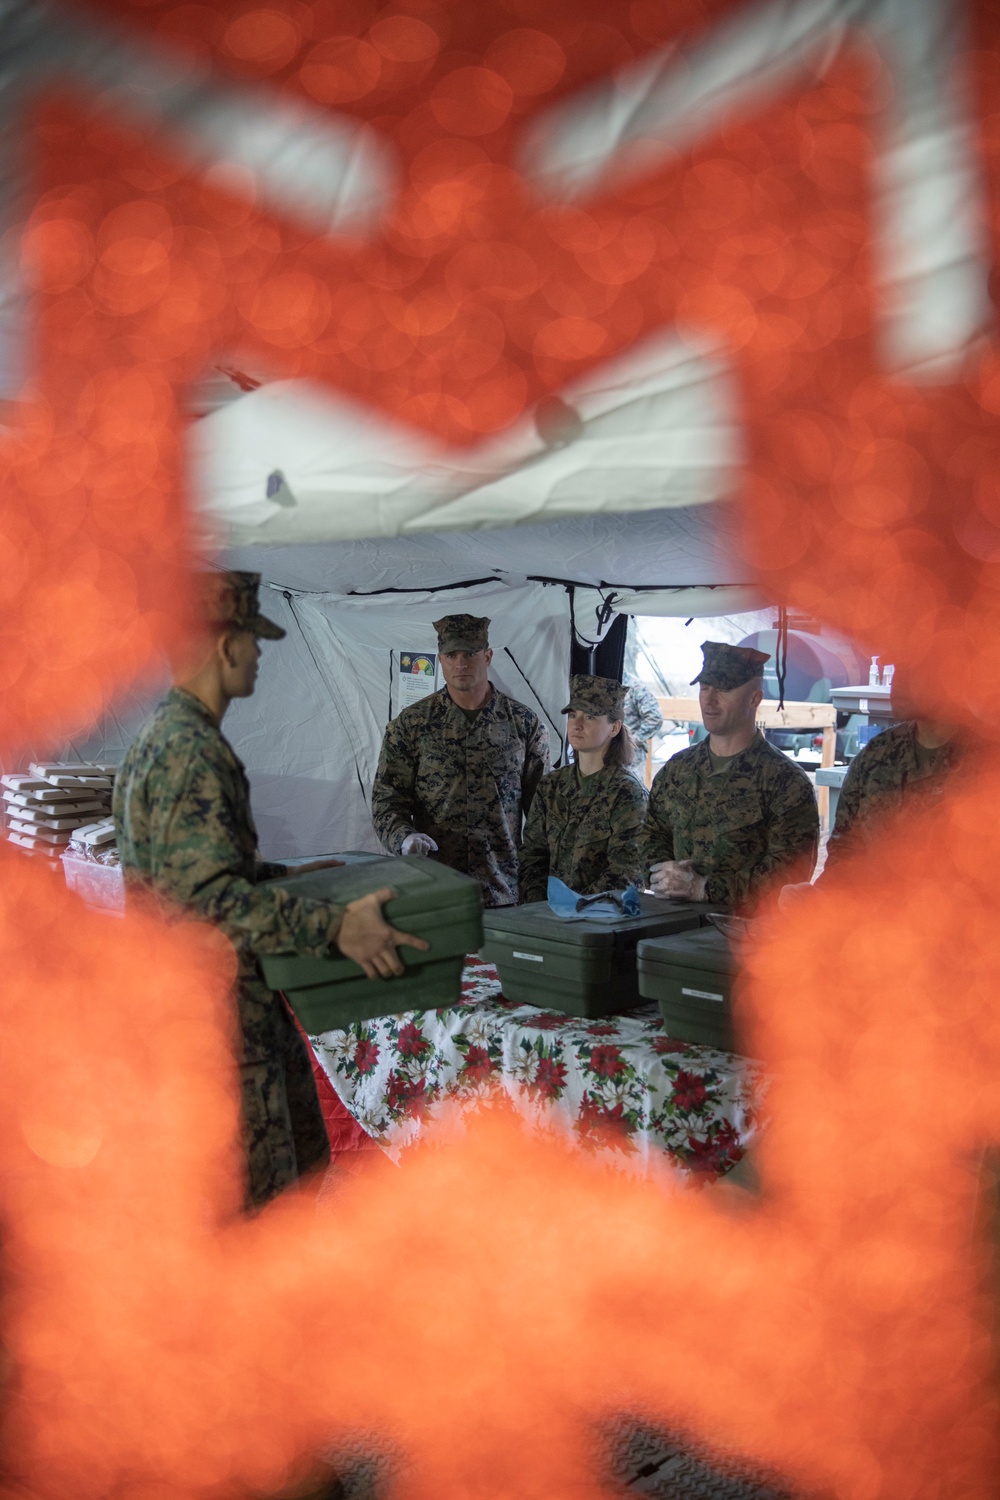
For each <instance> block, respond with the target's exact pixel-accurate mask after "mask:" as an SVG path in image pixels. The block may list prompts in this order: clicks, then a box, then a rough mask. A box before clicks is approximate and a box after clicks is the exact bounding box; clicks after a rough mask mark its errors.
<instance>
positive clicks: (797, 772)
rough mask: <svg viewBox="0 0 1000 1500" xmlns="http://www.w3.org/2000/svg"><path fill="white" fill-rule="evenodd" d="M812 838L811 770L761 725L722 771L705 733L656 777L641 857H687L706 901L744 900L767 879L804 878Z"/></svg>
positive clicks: (815, 836)
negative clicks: (703, 880)
mask: <svg viewBox="0 0 1000 1500" xmlns="http://www.w3.org/2000/svg"><path fill="white" fill-rule="evenodd" d="M818 844H819V813H818V811H817V808H816V797H815V794H814V793H813V789H812V786H811V785H810V783H809V778H808V777H807V776H806V774H805V772H804V771H803V770H801V769H800V768H799V767H798V766H797V765H795V764H794V763H793V762H792V761H790V760H789V759H788V757H787V756H785V755H782V753H781V751H780V750H775V748H774V746H773V745H769V744H768V743H767V741H766V740H765V739H764V736H763V735H762V734H760V733H759V732H758V734H757V735H756V736H755V738H754V739H753V740H752V741H751V743H750V744H749V745H748V746H747V748H746V749H745V750H742V751H741V752H740V754H739V755H736V756H734V757H733V760H732V762H731V764H730V766H729V769H728V770H727V771H726V772H725V773H724V774H722V775H713V767H712V759H711V754H710V752H709V741H708V740H703V741H702V742H701V744H700V745H692V746H691V748H690V749H689V750H682V751H680V753H679V754H678V755H675V756H673V757H672V759H670V760H668V761H667V763H666V765H665V766H664V767H663V769H662V771H659V772H658V773H657V775H656V777H655V778H654V781H653V785H652V789H651V791H650V794H649V808H648V811H647V813H646V826H645V830H644V835H643V857H644V862H645V864H646V865H647V866H649V865H653V864H657V863H659V862H660V861H662V860H680V859H689V860H691V861H692V862H693V864H694V868H695V870H696V871H697V873H698V874H699V875H706V876H707V877H708V883H707V886H706V891H705V896H706V900H708V901H718V902H720V903H723V904H725V905H727V906H733V907H745V906H747V905H748V904H750V903H752V902H754V901H756V900H757V899H759V897H760V896H761V895H762V894H763V892H764V890H765V889H766V888H768V887H773V886H778V885H785V884H786V883H788V882H791V881H799V880H808V879H809V876H810V875H811V873H812V868H813V865H814V864H815V861H816V850H817V847H818Z"/></svg>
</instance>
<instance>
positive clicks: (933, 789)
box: [824, 720, 965, 874]
mask: <svg viewBox="0 0 1000 1500" xmlns="http://www.w3.org/2000/svg"><path fill="white" fill-rule="evenodd" d="M964 754H965V746H964V744H963V743H961V742H960V741H958V740H950V741H949V742H948V743H947V744H946V745H942V746H941V748H940V750H939V751H937V753H935V754H933V755H932V756H930V757H926V756H925V757H921V756H920V755H919V753H918V747H917V726H916V722H915V721H914V720H910V721H909V722H908V723H906V724H894V725H893V727H892V728H891V729H884V730H883V731H882V733H881V734H877V735H876V736H875V738H874V739H872V740H869V742H868V744H867V745H865V747H864V749H863V750H859V751H858V753H857V755H856V756H855V757H854V759H853V760H852V761H851V764H850V768H849V770H848V772H847V775H846V776H845V778H844V785H843V788H842V790H841V793H840V800H839V801H838V803H837V817H836V820H835V822H834V825H833V832H832V833H831V835H830V838H829V842H828V843H827V849H826V865H825V867H824V874H825V872H826V870H829V869H830V868H831V867H833V866H836V865H837V864H838V863H839V862H840V861H841V860H842V859H844V857H845V856H846V855H848V854H853V853H855V852H858V851H860V850H861V849H863V848H865V847H866V846H867V844H868V843H869V842H870V841H871V839H872V838H873V837H874V836H875V835H876V834H877V831H878V827H879V825H880V824H881V823H882V821H883V820H884V819H885V818H887V817H889V816H890V815H891V814H892V813H894V812H895V811H897V810H898V809H899V808H900V807H901V806H902V805H903V804H904V803H905V804H906V805H907V806H912V807H913V808H914V810H916V809H917V808H918V807H919V806H923V805H926V804H927V803H928V802H931V801H934V800H936V799H937V798H938V797H940V796H941V794H942V792H943V791H944V789H945V783H946V781H947V778H948V776H949V775H950V774H951V772H952V770H953V769H954V768H955V766H956V765H958V763H959V762H960V761H961V759H962V757H963V755H964ZM922 759H924V760H925V761H926V763H924V764H922V763H921V760H922Z"/></svg>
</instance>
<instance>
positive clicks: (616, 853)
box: [520, 676, 648, 901]
mask: <svg viewBox="0 0 1000 1500" xmlns="http://www.w3.org/2000/svg"><path fill="white" fill-rule="evenodd" d="M626 691H627V689H626V688H625V687H623V686H622V684H621V683H620V682H614V681H612V679H611V678H609V677H587V676H574V677H571V678H570V698H569V703H568V704H567V705H566V707H565V708H564V709H563V713H564V714H567V715H568V721H567V732H568V737H569V742H570V744H571V745H572V747H573V754H574V760H573V764H572V765H569V766H563V767H562V768H561V769H560V770H558V771H551V772H550V773H549V774H548V775H547V776H543V777H542V779H541V781H540V782H539V784H538V790H537V792H536V793H535V796H534V800H533V802H532V804H531V811H530V812H529V814H528V820H527V825H526V827H525V830H524V843H523V846H522V848H521V858H520V892H521V900H522V901H544V900H545V895H546V885H547V882H548V877H549V876H550V875H556V876H558V878H559V879H560V880H562V881H564V882H565V883H566V885H568V886H569V887H570V889H571V890H574V891H577V892H579V894H580V895H581V896H594V895H597V894H598V892H600V891H609V890H611V891H614V890H622V889H623V888H624V887H625V886H627V885H638V886H639V887H640V889H641V888H642V887H643V886H644V885H645V883H646V872H645V870H644V868H643V865H642V861H641V858H640V854H639V833H640V830H641V828H642V824H643V818H644V817H645V812H646V799H647V795H648V794H647V792H646V788H645V787H644V786H642V785H641V783H640V782H638V781H637V780H636V778H635V777H634V776H633V775H632V773H631V772H630V770H629V769H628V768H629V766H630V765H631V764H632V759H633V756H634V754H635V746H634V742H633V740H632V737H631V735H630V734H629V732H628V730H627V729H626V727H625V725H624V723H623V714H624V708H625V693H626Z"/></svg>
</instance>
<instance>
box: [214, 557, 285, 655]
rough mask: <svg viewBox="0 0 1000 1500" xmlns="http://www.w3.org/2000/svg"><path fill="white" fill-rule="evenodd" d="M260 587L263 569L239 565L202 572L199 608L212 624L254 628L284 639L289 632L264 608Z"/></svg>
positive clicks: (267, 637)
mask: <svg viewBox="0 0 1000 1500" xmlns="http://www.w3.org/2000/svg"><path fill="white" fill-rule="evenodd" d="M259 589H260V574H259V573H243V572H240V571H239V570H237V569H231V570H230V571H229V572H228V573H219V572H215V571H214V570H213V571H212V572H209V573H199V574H198V578H197V592H198V603H199V612H200V614H201V616H202V618H203V619H204V620H206V621H207V622H208V623H209V624H210V625H232V626H233V627H234V629H236V630H252V631H253V633H254V635H257V636H263V637H264V639H265V640H268V641H282V640H284V638H285V633H286V632H285V631H284V630H282V628H281V626H280V625H276V624H275V623H274V621H273V620H269V619H268V618H267V616H266V615H262V614H261V612H260V600H259V598H258V592H259Z"/></svg>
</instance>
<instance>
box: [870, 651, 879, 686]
mask: <svg viewBox="0 0 1000 1500" xmlns="http://www.w3.org/2000/svg"><path fill="white" fill-rule="evenodd" d="M868 686H869V687H879V686H880V683H879V680H878V657H877V656H873V657H872V664H871V666H870V667H869V668H868Z"/></svg>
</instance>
